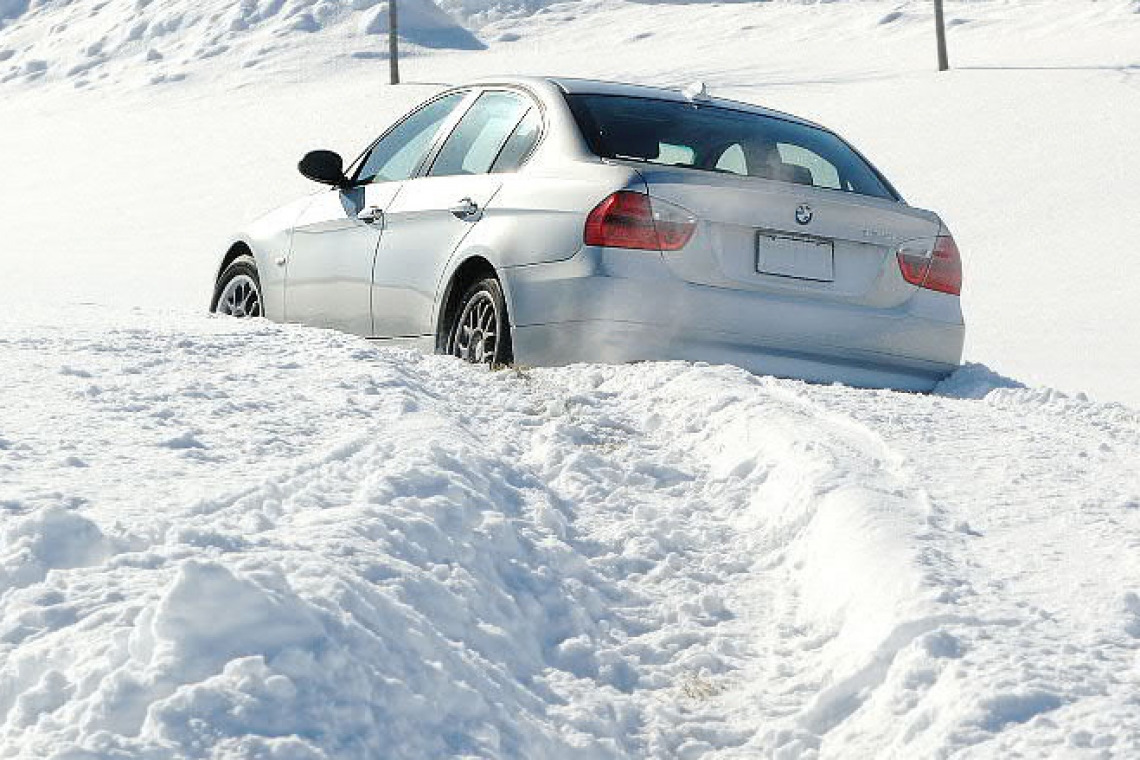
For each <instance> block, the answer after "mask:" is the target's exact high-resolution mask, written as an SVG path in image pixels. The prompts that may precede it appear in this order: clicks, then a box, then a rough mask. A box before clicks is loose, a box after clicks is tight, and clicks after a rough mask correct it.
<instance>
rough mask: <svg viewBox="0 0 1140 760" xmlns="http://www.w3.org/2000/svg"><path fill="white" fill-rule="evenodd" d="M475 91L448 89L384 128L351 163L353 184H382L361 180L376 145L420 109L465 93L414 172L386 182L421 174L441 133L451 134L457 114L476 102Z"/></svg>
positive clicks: (355, 185) (436, 145)
mask: <svg viewBox="0 0 1140 760" xmlns="http://www.w3.org/2000/svg"><path fill="white" fill-rule="evenodd" d="M474 92H476V90H475V89H474V88H470V87H462V88H457V89H451V90H446V91H445V92H441V93H439V94H438V95H436V96H435V97H434V98H431V99H429V100H425V101H424V102H423V103H420V104H419V105H418V106H416V107H415V108H413V109H412V110H411V111H408V112H407V113H406V114H404V116H403V118H401V119H399V120H397V121H396V122H395V123H393V124H392V125H391V126H390V127H388V128H387V129H386V130H384V131H383V132H382V133H381V134H380V136H379V137H377V138H376V139H375V140H373V141H372V142H371V143H369V145H368V147H367V148H365V149H364V150H363V151H361V153H360V155H359V156H357V157H356V159H355V160H353V162H352V163H351V164H349V171H350V172H351V174H350V175H346V176H351V178H352V180H351V186H352V187H364V186H366V185H371V184H381V183H378V182H361V181H360V172H361V170H362V169H363V168H364V165H365V164H367V163H368V158H369V157H370V156H371V155H372V151H374V150H375V149H376V146H377V145H379V144H380V143H381V142H383V141H384V138H386V137H388V135H390V134H392V132H394V131H396V130H397V129H399V128H400V127H401V126H402V125H403V124H404V123H405V122H406V121H408V120H409V119H411V118H412V117H414V116H415V115H416V114H418V113H419V112H420V111H422V110H424V109H425V108H428V107H429V106H431V105H432V104H434V103H436V102H438V101H440V100H443V99H444V98H446V97H450V96H453V95H457V94H461V95H463V97H461V98H460V99H459V102H458V103H456V104H455V108H453V109H451V113H449V114H448V115H447V117H446V118H445V119H444V120H443V122H442V123H440V125H439V127H438V128H437V129H436V133H435V135H433V136H432V140H431V142H430V143H429V144H428V148H427V150H426V151H425V152H424V155H423V156H422V157H421V158H420V160H419V163H417V164H416V167H415V169H414V170H413V171H412V173H411V174H410V175H409V176H408V177H407V178H406V179H402V180H384V181H385V182H406V181H407V180H409V179H415V178H417V177H419V176H421V172H422V171H423V168H424V163H425V161H427V159H428V158H429V157H432V158H433V160H434V156H435V152H436V150H437V149H438V148H439V145H440V144H441V143H442V140H441V139H440V135H442V134H447V135H450V134H451V130H452V129H454V128H455V124H456V123H458V122H457V119H456V114H465V113H467V109H468V108H470V104H471V102H474V101H472V99H471V96H472V94H473V93H474Z"/></svg>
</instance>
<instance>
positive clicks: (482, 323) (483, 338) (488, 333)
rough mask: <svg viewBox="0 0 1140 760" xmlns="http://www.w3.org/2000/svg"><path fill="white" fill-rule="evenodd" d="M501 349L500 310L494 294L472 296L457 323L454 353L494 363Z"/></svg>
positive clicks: (453, 345)
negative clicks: (492, 295) (493, 296)
mask: <svg viewBox="0 0 1140 760" xmlns="http://www.w3.org/2000/svg"><path fill="white" fill-rule="evenodd" d="M498 351H499V311H498V308H497V307H496V305H495V300H494V299H493V298H491V294H490V293H488V292H487V291H485V290H481V291H479V292H478V293H476V294H475V295H474V296H472V297H471V300H470V301H468V302H467V305H466V306H464V307H463V312H462V313H461V314H460V315H459V320H458V322H457V323H456V325H455V334H454V337H453V338H452V339H451V354H452V356H458V357H459V358H460V359H463V360H464V361H468V362H471V363H472V364H494V363H495V362H496V360H497V358H498Z"/></svg>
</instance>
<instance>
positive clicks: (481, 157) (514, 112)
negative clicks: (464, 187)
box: [428, 92, 530, 177]
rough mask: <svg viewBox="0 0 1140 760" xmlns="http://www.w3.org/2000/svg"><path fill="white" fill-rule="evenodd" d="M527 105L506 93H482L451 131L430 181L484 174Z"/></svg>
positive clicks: (433, 168) (493, 161)
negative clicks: (460, 175)
mask: <svg viewBox="0 0 1140 760" xmlns="http://www.w3.org/2000/svg"><path fill="white" fill-rule="evenodd" d="M528 108H530V103H529V102H527V101H526V100H524V99H523V98H522V97H520V96H518V95H515V94H514V93H510V92H485V93H483V94H482V95H480V96H479V99H478V100H477V101H475V104H474V105H473V106H471V108H470V109H468V111H467V113H465V114H464V115H463V118H462V119H460V120H459V124H458V125H456V127H455V129H454V130H452V132H451V135H450V136H449V137H448V138H447V141H446V142H444V144H443V147H442V148H440V150H439V155H438V156H436V159H435V163H433V164H432V167H431V171H429V172H428V174H429V175H431V176H433V177H440V176H451V175H455V174H485V173H487V172H489V171H490V170H491V165H492V164H494V163H495V158H496V157H498V155H499V151H500V150H501V149H502V148H503V146H504V144H505V143H506V142H507V138H508V137H510V136H511V133H512V132H514V129H515V127H516V126H518V124H519V121H520V120H521V119H522V117H523V115H524V114H525V113H526V111H527V109H528Z"/></svg>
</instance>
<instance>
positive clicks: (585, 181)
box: [211, 77, 965, 390]
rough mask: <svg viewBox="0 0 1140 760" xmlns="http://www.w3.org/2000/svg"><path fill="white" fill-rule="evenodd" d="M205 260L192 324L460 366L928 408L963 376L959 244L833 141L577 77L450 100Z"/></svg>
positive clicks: (420, 111)
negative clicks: (235, 319) (739, 373)
mask: <svg viewBox="0 0 1140 760" xmlns="http://www.w3.org/2000/svg"><path fill="white" fill-rule="evenodd" d="M299 168H300V170H301V172H302V173H303V174H304V175H305V176H307V177H309V178H310V179H312V180H315V181H317V182H321V183H323V184H325V185H329V186H330V187H329V189H327V190H325V191H322V192H318V193H317V194H315V195H312V196H309V197H306V198H303V199H301V200H298V201H296V202H294V203H291V204H289V205H287V206H285V207H283V208H280V209H278V210H276V211H274V212H271V213H270V214H268V215H267V216H265V217H263V218H262V219H260V220H258V221H256V222H254V223H253V224H252V225H251V226H250V227H249V228H248V229H247V230H245V232H244V233H242V234H240V235H239V236H237V237H236V238H235V240H234V242H233V244H232V246H231V247H230V248H229V250H228V251H227V252H226V253H225V255H224V256H223V258H222V261H221V264H220V266H219V268H218V278H217V285H216V288H215V290H214V294H213V300H212V304H211V309H212V310H213V311H217V312H220V313H223V314H232V315H235V316H265V317H268V318H269V319H273V320H279V321H289V322H301V323H305V324H311V325H317V326H321V327H330V328H335V329H338V330H344V331H347V332H351V333H356V334H358V335H362V336H366V337H369V338H374V339H380V340H400V341H406V342H414V343H416V344H417V345H420V346H422V347H424V348H425V349H427V350H434V351H437V352H441V353H449V354H453V355H455V356H458V357H462V358H463V359H466V360H468V361H471V362H481V363H489V364H505V363H510V362H515V363H518V364H523V365H556V364H567V363H572V362H628V361H636V360H644V359H687V360H696V361H707V362H724V363H731V364H736V365H739V366H742V367H745V368H748V369H750V370H753V371H756V372H761V373H765V374H774V375H780V376H788V377H798V378H803V379H806V380H813V381H823V382H831V381H839V382H843V383H847V384H850V385H860V386H887V387H894V388H903V389H912V390H926V389H930V388H931V387H932V386H933V385H934V384H935V383H936V382H938V380H939V379H941V378H943V377H944V376H946V375H947V374H948V373H949V372H951V371H952V370H953V369H954V368H955V367H956V366H957V365H958V363H959V361H960V359H961V352H962V341H963V336H964V330H965V328H964V325H963V320H962V312H961V306H960V300H959V293H960V290H961V282H962V270H961V262H960V259H959V255H958V250H957V247H956V246H955V244H954V240H953V238H952V237H951V236H950V233H949V232H948V231H947V229H946V226H945V225H944V224H943V223H942V221H941V220H940V219H939V218H938V216H937V215H935V214H933V213H931V212H929V211H923V210H921V209H916V208H912V207H910V206H908V205H907V204H906V203H905V202H904V201H903V200H902V198H901V197H900V196H899V194H898V193H897V192H896V191H895V189H894V188H893V187H891V185H890V183H889V182H888V181H887V180H886V178H884V177H883V175H882V174H880V173H879V172H878V171H877V170H876V169H875V168H874V167H873V166H872V165H871V164H870V163H869V162H868V161H867V160H866V159H865V158H863V157H862V156H861V155H860V154H859V153H858V152H856V151H855V150H854V149H853V148H852V147H851V146H850V145H848V144H847V143H846V142H844V141H843V140H842V139H841V138H840V137H838V136H837V135H836V134H835V133H833V132H831V131H829V130H827V129H825V128H824V127H821V126H819V125H816V124H813V123H811V122H809V121H805V120H804V119H800V118H797V117H794V116H789V115H787V114H784V113H779V112H776V111H772V110H769V109H766V108H761V107H759V106H754V105H748V104H745V103H737V102H733V101H729V100H722V99H719V98H713V97H709V96H708V95H707V94H706V92H705V90H704V88H703V87H693V88H689V89H688V90H686V91H683V92H677V91H672V90H664V89H656V88H650V87H641V86H634V85H626V84H614V83H610V82H596V81H585V80H577V79H557V78H553V79H540V78H515V77H511V78H503V79H496V80H493V81H481V82H478V83H474V84H471V85H467V86H463V87H456V88H454V89H451V90H448V91H446V92H443V93H441V94H440V95H437V96H436V97H434V98H432V99H431V100H429V101H427V102H426V103H424V104H423V105H421V106H419V107H418V108H416V109H415V110H414V111H412V112H411V113H409V114H408V115H407V116H405V117H404V118H403V119H401V120H400V121H399V122H397V123H396V124H395V125H394V126H392V127H391V128H390V129H388V131H387V132H385V133H384V134H383V135H381V136H380V138H379V139H377V140H376V141H375V142H374V143H372V145H371V146H369V148H368V149H367V150H366V151H364V153H363V154H362V155H361V156H360V157H359V158H357V159H356V161H354V162H353V163H352V164H351V165H349V167H348V168H347V169H346V168H344V165H343V161H342V159H341V157H340V156H338V155H337V154H335V153H332V152H331V151H314V152H312V153H310V154H308V155H307V156H305V157H304V159H302V161H301V163H300V167H299Z"/></svg>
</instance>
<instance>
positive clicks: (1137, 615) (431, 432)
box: [0, 307, 1140, 758]
mask: <svg viewBox="0 0 1140 760" xmlns="http://www.w3.org/2000/svg"><path fill="white" fill-rule="evenodd" d="M76 314H77V316H73V317H62V318H61V317H50V316H44V315H41V316H39V317H38V318H37V320H36V321H35V322H36V324H38V325H39V326H30V325H29V324H28V323H26V322H17V323H12V322H9V323H6V324H5V325H4V326H3V327H2V328H0V363H3V364H4V365H5V366H19V367H21V368H22V371H21V372H20V373H16V374H6V375H5V380H4V385H3V393H4V398H5V401H6V405H5V413H4V415H3V417H0V437H2V440H3V446H2V447H0V497H2V498H0V504H2V505H3V510H4V516H3V526H4V527H3V531H2V533H0V583H2V587H0V594H3V605H2V611H0V642H2V643H0V737H2V738H0V746H2V747H3V748H4V754H3V756H5V757H19V758H33V757H35V758H44V757H61V758H62V757H68V758H76V757H93V756H99V757H108V756H110V757H114V756H126V757H152V756H153V757H217V758H238V757H289V758H333V757H337V758H357V757H358V758H365V757H376V756H381V755H382V756H385V757H409V758H411V757H425V756H453V755H460V756H464V755H466V756H479V757H504V758H505V757H520V756H526V757H538V756H541V757H578V756H581V755H583V754H586V755H589V756H591V757H611V756H612V757H667V756H684V757H689V756H710V757H711V756H725V757H730V756H740V757H747V756H757V755H760V756H776V757H785V756H786V757H804V756H813V755H817V756H820V757H849V756H852V754H855V755H859V756H883V755H897V756H921V757H929V756H936V755H939V754H941V753H946V752H955V751H961V752H963V753H965V754H966V755H969V754H970V753H976V754H977V755H978V756H992V755H993V754H995V753H997V754H1009V753H1013V752H1022V753H1028V754H1034V753H1042V752H1043V753H1045V754H1049V753H1051V752H1053V751H1054V750H1057V749H1059V748H1062V747H1066V746H1071V747H1081V746H1088V747H1112V749H1113V751H1116V752H1119V754H1120V755H1121V756H1127V755H1129V754H1130V753H1134V752H1136V751H1140V734H1137V733H1136V731H1135V730H1134V729H1133V728H1131V727H1134V726H1136V725H1140V721H1138V720H1137V719H1138V718H1140V713H1138V708H1137V705H1136V704H1135V701H1134V699H1133V698H1132V695H1133V694H1134V690H1135V688H1136V686H1137V685H1140V670H1137V669H1136V667H1135V654H1136V651H1137V650H1138V648H1140V639H1138V638H1137V632H1138V631H1140V622H1138V621H1140V612H1138V610H1140V603H1137V602H1136V594H1137V591H1138V590H1140V564H1138V563H1137V562H1136V560H1135V557H1136V553H1135V541H1136V536H1138V535H1140V509H1137V505H1138V504H1140V469H1138V468H1140V465H1138V464H1137V463H1138V462H1140V456H1137V454H1138V453H1140V419H1138V418H1137V415H1136V414H1135V413H1134V412H1131V411H1129V410H1128V409H1126V408H1125V407H1120V406H1102V405H1097V404H1093V403H1091V402H1089V401H1087V400H1081V399H1076V398H1072V397H1067V396H1064V395H1063V394H1058V393H1056V392H1046V391H1042V390H1040V389H1026V388H1015V387H1010V386H1011V384H1010V383H1009V382H1008V381H1005V380H1003V379H1002V378H1000V377H997V376H994V375H992V373H989V374H988V375H987V371H985V370H984V369H982V368H974V369H968V370H965V371H964V374H966V375H972V376H973V378H972V379H968V380H964V381H963V382H962V383H959V387H967V388H969V389H970V392H969V393H964V394H961V395H966V396H970V397H976V398H964V399H958V398H952V397H949V396H914V395H910V394H897V393H890V392H866V391H853V390H850V389H845V388H841V387H811V386H805V385H803V384H800V383H795V382H783V381H773V380H770V379H763V378H757V377H754V376H751V375H749V374H747V373H745V372H742V371H740V370H735V369H731V368H723V367H707V366H699V365H697V366H694V365H687V364H680V363H669V364H657V365H654V364H646V365H640V366H632V367H596V366H581V367H571V368H566V369H559V370H541V371H522V372H516V371H505V372H498V373H488V372H486V371H483V370H478V369H472V368H469V367H467V366H465V365H461V364H459V363H457V362H454V361H453V360H450V359H446V358H442V357H431V356H421V355H418V354H415V353H410V352H403V351H393V350H389V349H382V348H375V347H372V346H369V345H367V344H365V343H364V342H362V341H358V340H356V339H353V338H350V337H347V336H343V335H338V334H335V333H328V332H322V331H314V330H306V329H303V328H295V327H280V326H274V325H268V324H264V323H246V324H243V323H240V322H237V321H234V320H228V319H208V318H204V317H185V316H178V315H173V314H163V313H160V312H133V313H132V312H119V311H111V310H107V309H102V308H95V307H89V308H87V309H85V310H82V311H80V312H77V313H76ZM48 345H51V346H53V349H52V350H51V351H47V350H45V346H48ZM63 357H66V359H64V358H63ZM987 383H988V384H989V386H990V390H988V391H985V390H984V387H983V386H984V385H985V384H987ZM953 387H954V385H953V383H952V384H951V385H950V386H948V388H953ZM1062 410H1063V411H1062ZM176 438H193V440H194V441H195V442H196V445H194V446H171V445H169V442H170V441H171V440H172V439H176ZM1077 589H1079V590H1080V593H1074V591H1075V590H1077Z"/></svg>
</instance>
